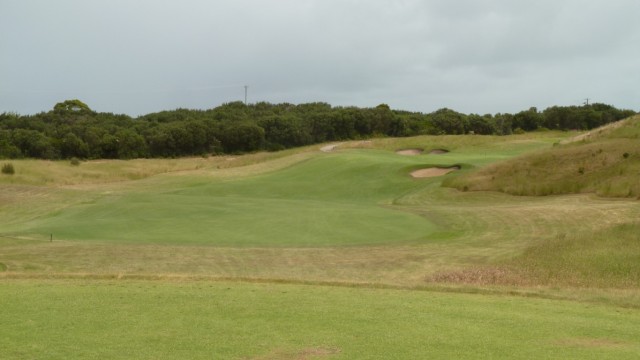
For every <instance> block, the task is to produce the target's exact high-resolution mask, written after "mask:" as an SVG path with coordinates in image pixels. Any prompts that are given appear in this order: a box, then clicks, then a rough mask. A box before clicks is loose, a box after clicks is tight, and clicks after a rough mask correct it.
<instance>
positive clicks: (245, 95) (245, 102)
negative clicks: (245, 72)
mask: <svg viewBox="0 0 640 360" xmlns="http://www.w3.org/2000/svg"><path fill="white" fill-rule="evenodd" d="M248 89H249V85H245V86H244V104H245V105H247V90H248Z"/></svg>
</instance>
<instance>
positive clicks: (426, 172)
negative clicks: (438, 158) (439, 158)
mask: <svg viewBox="0 0 640 360" xmlns="http://www.w3.org/2000/svg"><path fill="white" fill-rule="evenodd" d="M456 170H460V166H452V167H448V168H440V167H432V168H426V169H420V170H416V171H413V172H411V176H413V177H414V178H428V177H436V176H443V175H446V174H448V173H450V172H452V171H456Z"/></svg>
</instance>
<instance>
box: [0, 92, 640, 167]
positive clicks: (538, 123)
mask: <svg viewBox="0 0 640 360" xmlns="http://www.w3.org/2000/svg"><path fill="white" fill-rule="evenodd" d="M635 113H636V112H635V111H632V110H620V109H617V108H615V107H613V106H611V105H606V104H598V103H596V104H590V105H583V106H553V107H550V108H547V109H545V110H544V111H538V110H537V109H536V108H530V109H528V110H524V111H521V112H518V113H516V114H508V113H499V114H495V115H491V114H486V115H478V114H463V113H459V112H456V111H454V110H451V109H446V108H444V109H440V110H437V111H435V112H432V113H428V114H424V113H419V112H409V111H402V110H392V109H391V108H390V107H389V106H388V105H386V104H381V105H378V106H376V107H374V108H358V107H333V106H331V105H329V104H327V103H307V104H299V105H293V104H288V103H282V104H271V103H267V102H259V103H255V104H248V105H247V104H244V103H242V102H231V103H227V104H223V105H221V106H218V107H216V108H213V109H208V110H189V109H176V110H172V111H161V112H156V113H151V114H147V115H143V116H139V117H136V118H133V117H130V116H128V115H122V114H113V113H105V112H95V111H93V110H91V108H90V107H89V106H87V105H86V104H85V103H83V102H81V101H79V100H67V101H64V102H61V103H58V104H56V105H55V106H54V108H53V109H52V110H51V111H48V112H42V113H39V114H35V115H18V114H15V113H7V112H5V113H2V114H0V158H40V159H68V158H74V157H75V158H80V159H103V158H105V159H132V158H144V157H152V158H155V157H181V156H193V155H207V154H237V153H245V152H254V151H260V150H267V151H277V150H282V149H286V148H291V147H298V146H304V145H310V144H315V143H322V142H327V141H341V140H354V139H365V138H371V137H382V136H391V137H404V136H415V135H443V134H480V135H491V134H493V135H508V134H512V133H518V132H524V131H535V130H539V129H558V130H570V129H579V130H587V129H592V128H595V127H598V126H601V125H604V124H607V123H610V122H613V121H617V120H620V119H623V118H626V117H629V116H631V115H634V114H635Z"/></svg>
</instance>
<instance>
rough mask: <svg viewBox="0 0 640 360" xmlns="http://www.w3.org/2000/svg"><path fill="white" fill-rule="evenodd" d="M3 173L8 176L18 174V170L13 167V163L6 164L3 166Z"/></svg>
mask: <svg viewBox="0 0 640 360" xmlns="http://www.w3.org/2000/svg"><path fill="white" fill-rule="evenodd" d="M2 173H3V174H7V175H13V174H15V173H16V169H15V168H14V167H13V164H12V163H6V164H4V165H2Z"/></svg>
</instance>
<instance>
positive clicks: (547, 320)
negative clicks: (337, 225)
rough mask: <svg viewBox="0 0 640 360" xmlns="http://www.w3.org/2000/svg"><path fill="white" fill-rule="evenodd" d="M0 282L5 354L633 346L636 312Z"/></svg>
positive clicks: (559, 354)
mask: <svg viewBox="0 0 640 360" xmlns="http://www.w3.org/2000/svg"><path fill="white" fill-rule="evenodd" d="M0 288H1V289H2V293H3V296H2V297H0V307H1V308H2V309H3V311H2V312H0V321H1V322H2V324H3V325H2V327H0V336H1V337H2V339H3V341H2V342H0V351H1V352H2V354H3V357H4V358H47V359H69V358H110V359H131V358H136V359H157V358H189V359H212V358H213V359H307V358H308V359H312V358H317V359H324V358H326V359H381V358H383V359H416V358H456V359H477V358H509V359H531V358H536V359H544V358H573V359H578V358H579V359H635V358H637V356H638V354H640V340H639V338H638V325H637V324H638V323H639V322H640V311H638V310H637V309H620V308H611V307H606V306H599V305H586V304H580V303H575V302H569V301H555V300H544V299H527V298H516V297H508V296H491V295H473V294H447V293H434V292H425V291H403V290H385V289H366V288H364V289H363V288H342V287H327V286H302V285H274V284H247V283H236V282H233V283H227V282H186V283H175V282H156V281H150V282H138V281H6V282H3V283H2V284H1V285H0ZM17 299H19V301H16V300H17Z"/></svg>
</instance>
